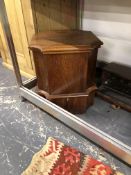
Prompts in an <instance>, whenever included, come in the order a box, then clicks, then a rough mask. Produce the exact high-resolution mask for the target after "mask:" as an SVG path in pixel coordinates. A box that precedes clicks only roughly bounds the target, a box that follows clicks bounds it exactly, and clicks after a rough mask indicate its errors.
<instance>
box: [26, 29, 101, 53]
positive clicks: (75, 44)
mask: <svg viewBox="0 0 131 175" xmlns="http://www.w3.org/2000/svg"><path fill="white" fill-rule="evenodd" d="M102 44H103V43H102V42H101V41H100V40H99V39H98V38H97V37H96V36H95V35H94V34H93V33H92V32H91V31H82V30H62V31H48V32H43V33H39V34H36V35H34V36H33V38H32V40H31V43H30V45H29V48H30V49H32V50H34V49H38V50H40V51H41V52H43V53H44V54H55V53H69V52H88V51H89V50H92V49H94V48H98V47H100V46H101V45H102Z"/></svg>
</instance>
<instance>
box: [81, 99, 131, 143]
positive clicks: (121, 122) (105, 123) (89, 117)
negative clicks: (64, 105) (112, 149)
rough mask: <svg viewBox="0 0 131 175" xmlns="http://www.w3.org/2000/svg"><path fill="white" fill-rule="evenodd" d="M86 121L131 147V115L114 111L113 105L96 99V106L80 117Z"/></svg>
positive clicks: (119, 110)
mask: <svg viewBox="0 0 131 175" xmlns="http://www.w3.org/2000/svg"><path fill="white" fill-rule="evenodd" d="M78 116H79V117H81V118H82V119H83V120H84V121H86V122H88V123H90V124H92V125H93V126H95V127H97V128H98V129H100V130H102V131H104V132H106V133H108V134H109V135H111V136H113V137H115V138H116V139H118V140H120V141H121V142H123V143H125V144H126V145H128V146H131V113H129V112H127V111H124V110H122V109H116V110H115V109H113V108H112V107H111V104H109V103H106V102H105V101H103V100H101V99H100V98H95V104H94V105H93V106H91V107H90V108H89V109H88V110H87V112H86V113H85V114H82V115H78Z"/></svg>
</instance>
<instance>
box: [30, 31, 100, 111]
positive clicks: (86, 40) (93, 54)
mask: <svg viewBox="0 0 131 175" xmlns="http://www.w3.org/2000/svg"><path fill="white" fill-rule="evenodd" d="M102 44H103V43H102V42H101V41H100V40H99V39H98V38H97V37H96V36H95V35H94V34H93V33H92V32H90V31H81V30H62V31H49V32H44V33H39V34H36V35H35V36H34V37H33V38H32V41H31V43H30V47H29V48H30V49H31V50H32V51H33V56H34V63H35V68H36V75H37V79H38V81H37V86H38V93H39V94H40V95H41V96H43V97H45V98H46V99H48V100H50V101H52V102H54V103H55V104H57V105H59V106H61V107H63V108H64V109H67V110H68V111H70V112H73V113H83V112H85V111H86V109H87V107H88V106H90V105H92V104H93V100H94V93H95V90H96V86H95V69H96V60H97V51H98V48H99V47H100V46H101V45H102Z"/></svg>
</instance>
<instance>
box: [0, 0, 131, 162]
mask: <svg viewBox="0 0 131 175" xmlns="http://www.w3.org/2000/svg"><path fill="white" fill-rule="evenodd" d="M80 3H81V4H80V7H81V10H80V12H81V13H80V16H82V11H83V3H84V0H80ZM0 15H1V18H2V21H3V27H4V30H5V34H6V38H7V43H8V46H9V50H10V55H11V58H12V63H13V67H14V71H15V75H16V80H17V83H18V86H19V90H20V94H21V97H23V98H25V99H27V100H29V101H30V102H32V103H33V104H35V105H36V106H38V107H40V108H41V109H43V110H44V111H46V112H48V113H49V114H51V115H52V116H53V117H55V118H57V119H59V120H60V121H61V122H63V123H64V124H66V125H67V126H69V127H70V128H72V129H73V130H75V131H77V132H78V133H80V134H82V135H84V136H85V137H87V138H88V139H90V140H92V141H93V142H95V143H97V144H99V145H100V146H102V147H103V148H104V149H106V150H107V151H109V152H111V153H112V154H114V155H115V156H117V157H118V158H120V159H121V160H123V161H125V162H126V163H128V164H130V165H131V147H129V146H127V145H125V144H124V143H122V142H120V141H119V140H117V139H115V138H113V137H111V136H109V135H108V134H106V133H104V132H102V131H101V130H99V129H97V128H95V127H94V126H92V125H90V124H89V123H87V122H84V121H83V120H81V119H80V118H78V117H77V116H75V115H73V114H71V113H69V112H67V111H66V110H64V109H62V108H60V107H59V106H57V105H55V104H53V103H51V102H50V101H48V100H46V99H44V98H42V97H41V96H39V95H38V94H36V93H34V92H33V91H32V90H30V89H31V88H33V87H34V86H35V84H36V81H37V80H36V78H33V79H31V80H28V81H26V82H24V83H23V82H22V78H21V74H20V69H19V65H18V61H17V57H16V52H15V48H14V43H13V40H12V35H11V31H10V27H9V23H8V18H7V14H6V10H5V5H4V0H0ZM81 21H82V20H81ZM81 27H82V23H81Z"/></svg>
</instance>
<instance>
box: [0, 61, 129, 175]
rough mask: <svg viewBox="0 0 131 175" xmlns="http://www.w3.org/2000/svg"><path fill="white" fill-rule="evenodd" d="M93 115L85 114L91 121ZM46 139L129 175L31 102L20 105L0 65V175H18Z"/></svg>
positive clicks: (10, 77)
mask: <svg viewBox="0 0 131 175" xmlns="http://www.w3.org/2000/svg"><path fill="white" fill-rule="evenodd" d="M87 113H88V112H87ZM93 115H94V113H92V114H91V115H89V114H88V116H89V118H88V120H90V121H91V122H92V121H93V120H94V119H92V120H91V119H90V118H91V116H93ZM114 115H115V112H114ZM98 117H99V116H98ZM97 120H99V119H98V118H97ZM114 120H116V118H115V119H114ZM110 129H111V128H110ZM49 136H52V137H55V138H57V139H59V140H61V141H62V142H64V143H65V144H69V145H71V146H74V147H75V148H77V149H79V150H80V151H82V152H84V153H86V154H90V155H92V156H93V157H95V158H97V159H98V160H101V161H103V162H105V163H106V164H108V165H110V166H112V167H113V168H115V169H117V170H119V171H121V172H123V173H125V174H126V175H131V168H130V167H129V166H127V165H126V164H124V163H123V162H121V161H119V160H118V159H116V158H115V157H113V156H112V155H110V154H108V153H107V152H105V151H104V150H102V149H101V148H99V147H97V146H96V145H95V144H93V143H91V142H90V141H89V140H88V139H85V138H84V137H82V136H80V135H79V134H77V133H76V132H74V131H72V130H71V129H70V128H68V127H66V126H65V125H64V124H62V123H60V122H59V121H57V120H55V119H54V118H53V117H51V116H50V115H48V114H46V113H45V112H43V111H41V110H40V109H39V108H37V107H35V106H34V105H32V104H31V103H29V102H27V101H26V102H21V100H20V98H19V92H18V89H17V87H16V83H15V77H14V74H13V72H12V71H9V70H7V69H6V68H4V67H2V65H1V64H0V175H20V174H21V173H22V171H23V170H24V169H25V168H26V167H27V166H28V164H29V163H30V161H31V158H32V156H33V154H34V153H35V152H37V151H38V150H40V149H41V148H42V145H44V144H45V143H46V140H47V138H48V137H49Z"/></svg>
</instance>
